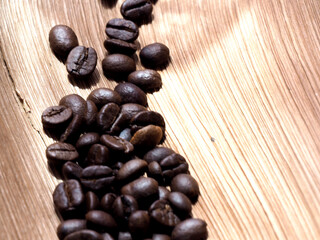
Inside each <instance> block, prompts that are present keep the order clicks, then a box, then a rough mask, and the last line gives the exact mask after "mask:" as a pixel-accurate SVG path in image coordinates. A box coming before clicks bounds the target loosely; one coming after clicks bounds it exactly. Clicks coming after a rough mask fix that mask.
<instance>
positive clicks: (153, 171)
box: [147, 161, 164, 185]
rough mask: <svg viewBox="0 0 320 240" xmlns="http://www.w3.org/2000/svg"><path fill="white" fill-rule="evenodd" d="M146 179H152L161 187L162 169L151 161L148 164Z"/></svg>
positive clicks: (162, 181)
mask: <svg viewBox="0 0 320 240" xmlns="http://www.w3.org/2000/svg"><path fill="white" fill-rule="evenodd" d="M147 174H148V177H151V178H154V179H155V180H157V182H158V183H159V184H160V185H163V183H164V179H163V175H162V169H161V166H160V164H159V163H158V162H156V161H153V162H151V163H149V164H148V172H147Z"/></svg>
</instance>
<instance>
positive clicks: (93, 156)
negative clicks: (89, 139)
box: [84, 144, 109, 166]
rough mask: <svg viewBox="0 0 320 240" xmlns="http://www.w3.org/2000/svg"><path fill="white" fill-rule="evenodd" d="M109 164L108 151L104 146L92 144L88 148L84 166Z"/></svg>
mask: <svg viewBox="0 0 320 240" xmlns="http://www.w3.org/2000/svg"><path fill="white" fill-rule="evenodd" d="M108 162H109V150H108V148H107V147H106V146H104V145H101V144H93V145H92V146H91V147H90V150H89V152H88V155H87V157H86V159H85V162H84V164H85V165H86V166H92V165H107V164H108Z"/></svg>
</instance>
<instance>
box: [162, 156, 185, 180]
mask: <svg viewBox="0 0 320 240" xmlns="http://www.w3.org/2000/svg"><path fill="white" fill-rule="evenodd" d="M159 164H160V166H161V169H162V176H163V181H164V183H165V184H166V185H168V184H170V182H171V180H172V178H174V177H175V176H176V175H178V174H180V173H189V170H188V169H189V165H188V163H187V162H186V160H185V158H184V157H183V156H181V155H180V154H177V153H173V154H171V155H169V156H167V157H165V158H164V159H162V160H161V161H160V162H159Z"/></svg>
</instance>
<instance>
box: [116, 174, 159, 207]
mask: <svg viewBox="0 0 320 240" xmlns="http://www.w3.org/2000/svg"><path fill="white" fill-rule="evenodd" d="M121 193H122V194H123V195H131V196H133V197H134V198H135V199H136V200H137V201H138V204H139V207H140V209H146V208H148V206H150V204H151V203H152V202H154V201H155V200H156V199H158V194H159V191H158V182H157V181H156V180H154V179H152V178H147V177H140V178H138V179H136V180H134V181H132V182H131V183H128V184H127V185H125V186H123V187H122V188H121Z"/></svg>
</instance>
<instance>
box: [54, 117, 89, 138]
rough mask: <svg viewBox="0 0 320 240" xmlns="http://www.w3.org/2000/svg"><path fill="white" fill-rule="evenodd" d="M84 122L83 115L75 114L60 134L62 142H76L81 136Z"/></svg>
mask: <svg viewBox="0 0 320 240" xmlns="http://www.w3.org/2000/svg"><path fill="white" fill-rule="evenodd" d="M84 124H85V119H84V118H83V116H82V115H74V116H73V118H72V120H71V122H70V123H69V125H68V126H67V128H66V130H65V131H64V133H63V134H62V135H61V136H60V142H69V143H74V142H76V141H77V139H78V138H79V135H80V134H81V130H82V128H83V126H84Z"/></svg>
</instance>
